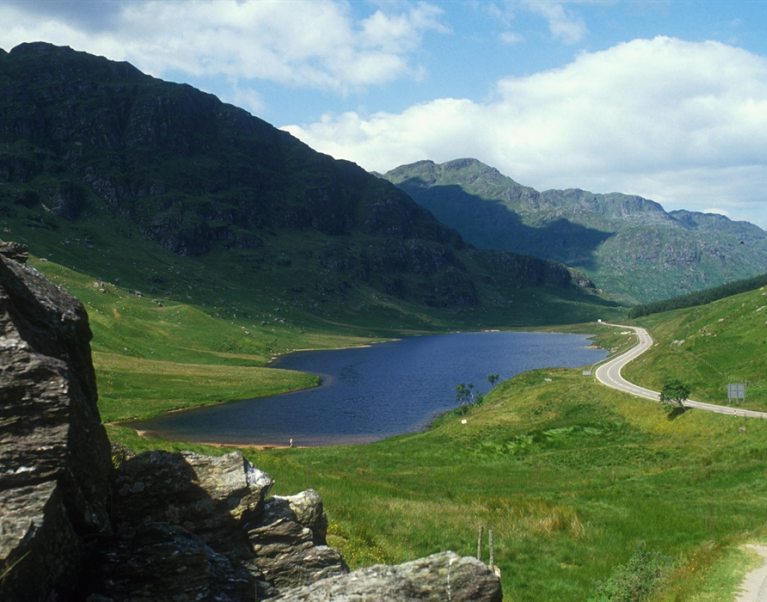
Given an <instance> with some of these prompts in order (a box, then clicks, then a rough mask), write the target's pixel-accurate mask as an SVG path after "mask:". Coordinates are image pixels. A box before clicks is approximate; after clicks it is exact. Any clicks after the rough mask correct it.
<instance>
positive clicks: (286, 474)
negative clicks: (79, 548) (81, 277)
mask: <svg viewBox="0 0 767 602" xmlns="http://www.w3.org/2000/svg"><path fill="white" fill-rule="evenodd" d="M466 418H467V421H468V422H467V424H465V425H464V424H461V422H460V419H459V418H458V417H457V416H454V415H452V414H448V415H446V416H444V417H443V418H442V419H441V420H440V421H438V423H437V424H436V425H435V426H434V428H432V429H431V430H429V431H427V432H424V433H418V434H414V435H408V436H401V437H395V438H392V439H389V440H386V441H382V442H379V443H375V444H371V445H366V446H339V447H330V448H307V449H292V450H289V449H286V450H270V451H253V450H248V451H246V453H247V455H248V456H249V457H250V459H251V460H252V461H253V462H254V464H256V465H257V466H259V467H260V468H262V469H264V470H267V471H269V472H270V473H272V474H273V475H275V477H276V479H277V485H276V488H275V492H276V493H291V492H294V491H296V490H300V489H303V488H306V487H307V486H311V487H313V488H315V489H317V490H318V491H319V492H320V493H321V494H322V496H323V498H324V500H325V505H326V509H327V512H328V514H329V516H330V521H331V529H330V534H331V536H330V542H331V544H332V545H335V546H337V547H339V548H340V549H341V551H342V552H343V553H344V555H345V556H346V557H347V559H348V560H349V561H350V564H352V566H362V565H366V564H371V563H375V562H401V561H404V560H408V559H412V558H415V557H418V556H422V555H426V554H429V553H432V552H435V551H437V550H443V549H453V550H456V551H458V552H459V553H462V554H467V555H473V554H474V553H475V550H476V533H477V529H478V527H479V526H480V525H482V526H484V527H485V528H486V529H487V528H492V529H493V531H494V534H495V541H496V550H495V555H496V562H497V564H499V565H500V566H501V568H502V570H503V577H502V579H503V587H504V592H505V594H506V599H510V600H584V599H586V598H588V597H589V596H590V595H591V594H593V593H594V592H595V591H596V587H597V584H598V583H599V582H601V581H603V580H605V579H609V578H610V576H611V575H612V573H613V571H614V570H616V568H617V567H618V566H619V565H621V564H624V563H626V562H628V561H629V559H630V558H631V555H632V553H633V552H634V551H635V550H636V548H637V546H638V545H640V544H643V545H644V546H645V547H646V549H647V550H649V551H651V552H653V553H655V552H657V553H658V554H662V555H663V556H668V557H670V558H671V559H672V560H673V566H669V568H668V575H667V577H666V580H665V581H664V582H663V583H664V584H666V587H671V584H673V583H675V580H678V579H683V578H684V579H687V576H686V571H687V572H693V573H696V572H700V571H704V570H705V569H706V567H707V564H706V563H707V562H709V561H713V560H715V558H714V557H707V558H701V550H706V549H708V548H710V547H712V546H716V545H717V542H721V541H739V540H740V539H742V538H744V537H748V536H749V534H752V533H754V532H755V530H758V529H759V528H760V527H761V526H762V525H763V524H764V516H765V512H767V496H765V494H766V493H767V484H765V482H764V480H763V473H764V469H765V460H764V457H765V451H767V449H766V448H767V438H765V435H767V423H763V422H760V421H756V422H749V423H748V425H747V428H746V431H745V432H741V430H740V427H741V426H743V424H744V423H743V422H742V421H740V420H734V419H729V418H726V417H721V416H715V415H709V414H704V413H702V412H701V413H696V412H688V413H685V414H683V415H682V416H680V417H678V418H676V419H675V420H670V419H669V418H668V415H667V414H666V412H665V411H664V410H663V408H661V407H660V406H659V405H656V404H651V403H648V402H646V401H641V400H635V399H633V398H631V397H629V396H626V395H623V394H620V393H618V392H614V391H612V390H609V389H606V388H604V387H601V386H599V385H597V384H596V383H594V382H593V380H592V379H589V378H586V377H584V376H582V375H581V374H580V372H579V371H574V370H545V371H535V372H530V373H527V374H524V375H521V376H519V377H517V378H515V379H512V380H510V381H507V382H506V383H503V384H502V385H499V386H498V387H497V388H496V389H495V390H494V391H493V393H492V394H491V395H490V396H489V398H488V399H487V400H486V401H485V403H484V404H483V405H482V406H480V407H478V408H474V409H472V410H471V411H470V412H469V414H468V415H467V416H466ZM712 442H713V443H712ZM126 443H128V444H129V445H135V446H139V447H151V446H154V445H168V444H166V443H162V442H159V441H156V440H155V441H153V440H139V439H133V440H128V441H126ZM174 445H176V446H178V444H174ZM219 453H220V452H219ZM684 579H683V580H684ZM669 599H682V598H669Z"/></svg>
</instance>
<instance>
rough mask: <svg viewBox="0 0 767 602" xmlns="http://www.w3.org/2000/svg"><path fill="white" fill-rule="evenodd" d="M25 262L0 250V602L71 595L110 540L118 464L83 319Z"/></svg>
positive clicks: (10, 247)
mask: <svg viewBox="0 0 767 602" xmlns="http://www.w3.org/2000/svg"><path fill="white" fill-rule="evenodd" d="M25 259H26V252H25V251H24V249H23V248H22V247H20V246H19V245H14V244H7V243H0V567H3V570H6V569H7V568H8V567H12V570H11V571H9V572H8V574H7V575H5V577H4V578H3V579H2V580H1V581H0V599H2V600H25V601H35V600H48V599H56V597H66V596H67V595H70V594H71V593H72V592H73V591H74V590H75V588H76V587H77V584H78V578H79V572H80V570H81V567H82V566H83V564H84V563H86V562H87V561H88V560H89V557H90V556H91V554H92V551H93V549H94V547H95V544H96V541H97V540H98V539H99V537H101V536H103V535H105V534H107V533H109V531H110V522H109V516H108V513H107V499H108V494H109V476H110V472H111V461H110V453H109V442H108V441H107V437H106V433H105V431H104V427H103V426H102V425H101V420H100V417H99V413H98V408H97V406H96V380H95V375H94V372H93V365H92V363H91V353H90V346H89V341H90V339H91V332H90V329H89V327H88V320H87V316H86V313H85V310H84V308H83V306H82V305H81V304H80V302H79V301H77V300H76V299H74V298H73V297H72V296H70V295H69V294H67V293H66V292H64V291H63V290H62V289H60V288H58V287H56V286H54V285H53V284H51V283H50V282H48V281H47V280H46V279H45V278H43V277H42V276H41V275H40V274H39V273H38V272H37V271H36V270H34V269H32V268H30V267H28V266H26V265H24V264H23V263H21V262H23V261H24V260H25ZM16 260H19V261H16Z"/></svg>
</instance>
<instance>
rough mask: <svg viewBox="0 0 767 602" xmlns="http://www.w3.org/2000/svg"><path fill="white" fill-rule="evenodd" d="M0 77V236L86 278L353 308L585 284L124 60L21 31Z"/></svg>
mask: <svg viewBox="0 0 767 602" xmlns="http://www.w3.org/2000/svg"><path fill="white" fill-rule="evenodd" d="M0 88H1V89H2V90H3V95H2V97H0V227H2V236H3V237H4V238H8V239H17V240H20V241H22V242H25V243H27V244H28V245H29V246H30V247H31V250H32V252H33V253H37V254H39V255H43V256H45V257H46V258H48V259H52V260H54V261H57V262H60V263H63V264H64V265H67V266H69V267H74V268H76V269H78V270H80V271H85V272H86V273H89V274H92V275H93V276H94V277H98V278H102V279H107V280H109V279H114V278H118V277H119V278H121V279H122V284H123V285H125V286H130V287H135V288H137V289H142V290H144V289H147V290H149V291H150V292H151V293H152V294H155V295H158V296H167V297H176V298H178V297H179V296H181V297H182V298H183V299H184V300H192V301H195V302H197V303H200V304H207V305H210V304H211V303H213V302H214V301H211V299H215V303H218V304H221V305H227V304H228V305H230V306H231V304H232V303H231V301H232V296H233V295H236V296H237V299H238V302H240V303H242V304H249V305H251V306H253V305H254V304H256V305H263V304H270V305H272V306H273V307H277V308H278V309H279V308H282V309H283V311H284V310H285V307H284V306H285V305H286V304H287V305H289V306H290V307H289V308H288V309H290V310H293V311H295V312H299V313H300V312H303V313H305V314H307V313H308V314H311V315H313V316H316V315H324V316H327V317H328V318H329V317H330V316H332V315H334V314H335V313H337V312H339V311H340V312H341V313H346V314H347V315H349V314H354V315H356V316H357V317H359V318H360V320H363V321H364V314H365V312H366V311H368V310H369V309H370V308H373V307H375V308H378V309H384V310H386V311H393V312H394V313H395V314H396V313H402V312H411V313H414V312H415V310H412V311H411V309H408V308H407V307H406V304H408V303H410V304H415V305H416V306H418V307H422V306H429V307H432V308H443V309H450V310H455V309H477V308H486V307H488V305H493V304H495V306H498V307H501V306H503V307H507V305H508V299H509V298H510V297H512V296H515V295H514V294H512V293H511V292H510V291H514V290H519V289H525V288H526V287H530V288H531V289H532V290H534V291H535V290H543V289H544V288H545V289H547V290H548V289H551V290H553V291H556V292H555V293H554V294H555V295H560V296H564V297H566V298H568V299H570V298H573V299H575V298H577V299H580V298H583V299H586V298H587V295H585V294H584V293H582V292H581V291H580V290H579V289H578V288H577V287H576V286H575V285H574V284H573V282H572V279H571V275H570V272H569V271H568V270H567V269H566V268H564V267H563V266H561V265H558V264H553V263H550V262H547V261H541V260H540V259H537V258H532V257H523V256H520V255H516V254H512V253H505V254H499V253H487V252H483V251H478V250H476V249H473V248H472V247H471V246H470V245H467V244H466V243H465V242H464V241H463V240H462V238H461V237H460V236H459V235H458V234H457V233H456V232H455V231H453V230H451V229H449V228H447V227H445V226H443V225H442V224H440V223H439V222H438V221H437V220H436V219H435V218H434V217H433V216H432V215H431V214H430V213H429V212H428V211H426V210H424V209H423V208H421V207H420V206H419V205H417V204H416V203H414V202H413V201H412V200H411V199H410V198H409V197H408V196H407V195H406V194H404V193H403V192H401V191H400V190H399V189H397V188H396V187H395V186H393V185H391V184H390V183H388V182H386V181H384V180H381V179H380V178H376V177H374V176H372V175H370V174H368V173H366V172H365V171H364V170H362V169H361V168H360V167H358V166H357V165H355V164H353V163H350V162H347V161H336V160H334V159H332V158H331V157H329V156H326V155H322V154H320V153H317V152H315V151H314V150H312V149H311V148H309V147H308V146H306V145H305V144H303V143H301V142H300V141H299V140H297V139H295V138H293V137H292V136H291V135H290V134H288V133H286V132H283V131H280V130H278V129H276V128H274V127H272V126H271V125H269V124H268V123H266V122H264V121H262V120H260V119H258V118H256V117H253V116H251V115H250V114H248V113H247V112H245V111H243V110H241V109H238V108H236V107H234V106H231V105H227V104H224V103H222V102H220V101H219V100H218V99H217V98H215V97H214V96H212V95H210V94H205V93H203V92H200V91H199V90H196V89H194V88H192V87H190V86H188V85H183V84H174V83H168V82H164V81H161V80H159V79H155V78H152V77H149V76H147V75H145V74H143V73H141V72H140V71H138V70H137V69H136V68H134V67H133V66H131V65H129V64H128V63H118V62H113V61H109V60H107V59H105V58H102V57H96V56H92V55H88V54H86V53H82V52H76V51H74V50H72V49H70V48H66V47H56V46H52V45H50V44H46V43H32V44H22V45H20V46H17V47H16V48H14V49H13V50H11V52H9V53H6V52H1V53H0ZM191 273H194V277H193V278H192V277H190V274H191ZM541 287H543V288H541ZM235 289H236V290H235ZM547 294H548V293H547ZM520 296H521V297H523V298H526V297H525V295H520V294H519V293H517V294H516V300H517V303H519V298H520ZM533 297H535V295H533ZM539 297H540V296H539ZM589 299H591V301H589V302H590V303H591V302H594V301H595V299H594V297H593V296H591V297H589ZM531 303H533V304H540V303H541V299H540V298H537V299H534V300H533V301H532V302H531ZM568 303H569V301H568ZM392 304H394V305H396V308H395V310H392V309H391V308H392ZM403 304H404V305H403ZM531 307H532V305H531ZM275 311H276V310H275Z"/></svg>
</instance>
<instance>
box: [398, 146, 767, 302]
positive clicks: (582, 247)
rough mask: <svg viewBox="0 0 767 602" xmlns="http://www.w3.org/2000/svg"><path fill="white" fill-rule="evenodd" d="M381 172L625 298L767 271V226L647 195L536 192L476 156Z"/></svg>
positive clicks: (427, 201)
mask: <svg viewBox="0 0 767 602" xmlns="http://www.w3.org/2000/svg"><path fill="white" fill-rule="evenodd" d="M384 177H385V178H386V179H388V180H389V181H391V182H393V183H395V184H397V185H398V186H399V187H400V188H401V189H402V190H404V191H405V192H407V193H408V194H410V196H411V197H412V198H414V199H415V200H416V201H417V202H418V203H420V204H421V205H422V206H424V207H425V208H427V209H429V210H430V211H431V212H432V213H434V215H436V216H437V217H438V218H439V219H440V220H441V221H442V222H444V223H446V224H448V225H450V226H452V227H454V228H456V229H457V230H458V231H459V232H460V233H461V234H462V235H463V236H464V238H465V239H466V240H467V241H469V242H470V243H472V244H474V245H476V246H478V247H480V248H487V249H505V250H511V251H514V252H518V253H528V254H530V255H534V256H537V257H543V258H546V259H552V260H555V261H561V262H562V263H565V264H566V265H569V266H571V267H575V268H577V269H579V270H582V271H584V272H585V273H586V274H587V275H588V276H589V277H591V278H592V279H593V280H594V282H595V283H596V284H597V286H598V287H600V288H602V289H603V290H605V291H607V292H608V293H611V294H612V295H614V296H616V297H618V298H621V299H623V300H626V301H634V302H636V301H641V302H646V301H650V300H655V299H660V298H666V297H672V296H676V295H679V294H683V293H687V292H690V291H694V290H699V289H702V288H708V287H711V286H715V285H718V284H722V283H723V282H727V281H731V280H736V279H739V278H744V277H749V276H753V275H756V274H760V273H763V272H766V271H767V233H766V232H764V231H763V230H761V229H760V228H759V227H757V226H755V225H753V224H750V223H747V222H736V221H732V220H729V219H728V218H726V217H724V216H721V215H714V214H707V213H698V212H692V211H671V212H666V211H665V210H664V209H663V207H662V206H661V205H660V204H658V203H656V202H654V201H651V200H649V199H645V198H642V197H639V196H636V195H626V194H620V193H610V194H595V193H592V192H588V191H585V190H580V189H568V190H546V191H543V192H538V191H537V190H534V189H533V188H529V187H526V186H522V185H521V184H519V183H517V182H515V181H514V180H512V179H511V178H509V177H507V176H504V175H503V174H501V173H500V172H499V171H498V170H497V169H495V168H493V167H490V166H488V165H485V164H483V163H481V162H480V161H477V160H476V159H457V160H455V161H449V162H447V163H443V164H436V163H434V162H432V161H419V162H417V163H413V164H410V165H403V166H400V167H397V168H395V169H393V170H391V171H389V172H387V173H386V174H384Z"/></svg>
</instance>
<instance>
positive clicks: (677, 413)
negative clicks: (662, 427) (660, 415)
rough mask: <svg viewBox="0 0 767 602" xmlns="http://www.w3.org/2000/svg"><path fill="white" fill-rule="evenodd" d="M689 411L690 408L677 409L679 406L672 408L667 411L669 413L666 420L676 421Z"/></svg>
mask: <svg viewBox="0 0 767 602" xmlns="http://www.w3.org/2000/svg"><path fill="white" fill-rule="evenodd" d="M689 409H690V408H682V407H679V406H677V407H674V408H672V409H671V410H670V411H669V413H668V415H667V416H666V418H668V419H669V420H676V419H677V418H679V417H680V416H681V415H682V414H684V413H685V412H686V411H687V410H689Z"/></svg>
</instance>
